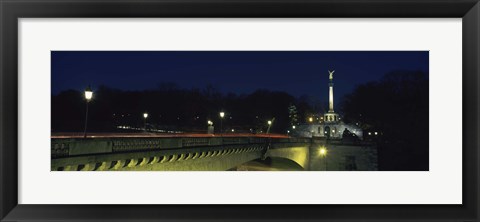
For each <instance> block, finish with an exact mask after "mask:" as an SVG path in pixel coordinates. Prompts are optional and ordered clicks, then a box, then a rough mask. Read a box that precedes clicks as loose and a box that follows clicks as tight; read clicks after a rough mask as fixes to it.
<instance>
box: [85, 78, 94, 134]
mask: <svg viewBox="0 0 480 222" xmlns="http://www.w3.org/2000/svg"><path fill="white" fill-rule="evenodd" d="M92 97H93V91H92V89H90V86H88V87H87V88H86V89H85V101H86V103H87V105H86V107H87V108H86V109H85V129H84V130H83V138H87V123H88V103H89V102H90V100H92Z"/></svg>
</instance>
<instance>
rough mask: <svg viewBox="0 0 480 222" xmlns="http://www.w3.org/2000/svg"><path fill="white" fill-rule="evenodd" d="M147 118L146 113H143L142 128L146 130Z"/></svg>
mask: <svg viewBox="0 0 480 222" xmlns="http://www.w3.org/2000/svg"><path fill="white" fill-rule="evenodd" d="M147 118H148V113H143V130H144V131H145V132H147Z"/></svg>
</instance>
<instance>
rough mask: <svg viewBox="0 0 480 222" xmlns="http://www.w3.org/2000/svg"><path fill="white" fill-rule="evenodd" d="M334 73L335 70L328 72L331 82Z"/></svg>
mask: <svg viewBox="0 0 480 222" xmlns="http://www.w3.org/2000/svg"><path fill="white" fill-rule="evenodd" d="M334 72H335V70H333V71H330V70H328V74H329V79H330V80H333V73H334Z"/></svg>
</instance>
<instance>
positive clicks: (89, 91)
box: [85, 86, 93, 101]
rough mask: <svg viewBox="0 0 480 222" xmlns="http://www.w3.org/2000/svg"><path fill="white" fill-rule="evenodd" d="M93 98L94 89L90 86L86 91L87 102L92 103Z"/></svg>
mask: <svg viewBox="0 0 480 222" xmlns="http://www.w3.org/2000/svg"><path fill="white" fill-rule="evenodd" d="M92 97H93V92H92V89H90V86H88V87H87V88H86V89H85V99H86V100H87V101H90V100H91V99H92Z"/></svg>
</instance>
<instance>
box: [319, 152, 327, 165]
mask: <svg viewBox="0 0 480 222" xmlns="http://www.w3.org/2000/svg"><path fill="white" fill-rule="evenodd" d="M320 156H322V157H323V160H324V161H325V171H326V170H327V148H325V147H320Z"/></svg>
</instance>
